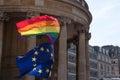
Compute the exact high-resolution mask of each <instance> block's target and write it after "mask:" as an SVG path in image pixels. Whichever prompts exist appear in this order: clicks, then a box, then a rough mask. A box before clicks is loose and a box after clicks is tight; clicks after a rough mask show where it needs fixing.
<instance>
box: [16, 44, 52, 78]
mask: <svg viewBox="0 0 120 80" xmlns="http://www.w3.org/2000/svg"><path fill="white" fill-rule="evenodd" d="M53 62H54V48H53V45H52V44H51V43H43V44H41V45H39V46H37V47H35V48H34V49H32V50H30V51H29V52H27V53H26V54H25V55H21V56H18V57H17V58H16V64H17V66H18V68H19V71H20V75H19V77H22V76H24V75H25V74H30V75H34V76H40V77H42V78H48V77H49V73H50V71H51V66H52V64H53Z"/></svg>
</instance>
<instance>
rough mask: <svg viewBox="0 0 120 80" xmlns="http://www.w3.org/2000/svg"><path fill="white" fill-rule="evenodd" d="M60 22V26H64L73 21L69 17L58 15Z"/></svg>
mask: <svg viewBox="0 0 120 80" xmlns="http://www.w3.org/2000/svg"><path fill="white" fill-rule="evenodd" d="M57 19H58V21H59V23H60V26H64V25H66V24H70V23H71V21H72V20H71V19H70V18H68V17H65V16H60V17H57Z"/></svg>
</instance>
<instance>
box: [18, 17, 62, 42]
mask: <svg viewBox="0 0 120 80" xmlns="http://www.w3.org/2000/svg"><path fill="white" fill-rule="evenodd" d="M16 25H17V29H18V32H19V33H20V34H21V36H30V35H44V34H47V35H48V36H49V39H51V41H52V42H53V43H54V42H55V41H56V39H57V37H58V35H59V33H60V25H59V23H58V20H57V19H56V18H54V17H52V16H48V15H44V16H37V17H35V18H31V19H28V20H24V21H21V22H18V23H16Z"/></svg>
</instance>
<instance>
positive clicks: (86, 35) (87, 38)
mask: <svg viewBox="0 0 120 80" xmlns="http://www.w3.org/2000/svg"><path fill="white" fill-rule="evenodd" d="M90 38H91V33H88V32H86V33H85V39H86V40H90Z"/></svg>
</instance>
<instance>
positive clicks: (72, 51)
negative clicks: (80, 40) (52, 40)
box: [68, 43, 76, 80]
mask: <svg viewBox="0 0 120 80" xmlns="http://www.w3.org/2000/svg"><path fill="white" fill-rule="evenodd" d="M68 80H76V46H75V45H74V44H73V43H71V44H70V47H69V48H68Z"/></svg>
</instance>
